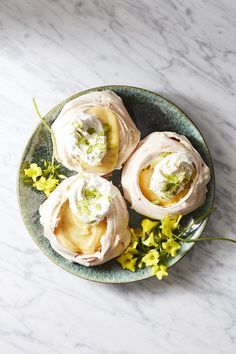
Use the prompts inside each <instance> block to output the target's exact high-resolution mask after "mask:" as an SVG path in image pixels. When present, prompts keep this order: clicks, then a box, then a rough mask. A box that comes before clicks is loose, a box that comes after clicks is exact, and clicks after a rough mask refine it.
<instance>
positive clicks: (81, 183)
mask: <svg viewBox="0 0 236 354" xmlns="http://www.w3.org/2000/svg"><path fill="white" fill-rule="evenodd" d="M68 193H69V194H68V199H67V201H66V202H65V203H64V204H63V205H62V207H61V209H60V214H59V222H58V225H57V227H56V230H55V235H56V236H57V237H58V240H59V242H60V243H61V244H62V245H63V246H64V247H65V248H67V249H69V250H71V251H73V252H76V253H83V254H91V253H94V252H95V251H97V250H99V249H100V247H101V243H100V240H101V237H102V236H103V235H104V234H105V233H106V229H107V217H106V216H107V213H108V211H109V209H110V204H111V183H110V182H109V181H107V180H106V179H104V178H101V177H99V176H95V175H91V174H87V173H84V174H82V173H81V174H80V175H79V176H78V179H77V182H76V183H75V184H74V185H72V186H71V187H70V190H69V192H68Z"/></svg>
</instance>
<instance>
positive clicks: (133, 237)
mask: <svg viewBox="0 0 236 354" xmlns="http://www.w3.org/2000/svg"><path fill="white" fill-rule="evenodd" d="M130 233H131V242H134V241H138V239H139V232H136V230H134V229H133V228H130Z"/></svg>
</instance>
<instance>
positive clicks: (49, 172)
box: [24, 160, 66, 197]
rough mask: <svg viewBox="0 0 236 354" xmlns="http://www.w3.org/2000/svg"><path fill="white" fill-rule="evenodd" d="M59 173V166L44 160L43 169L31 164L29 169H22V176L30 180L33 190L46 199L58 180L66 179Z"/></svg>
mask: <svg viewBox="0 0 236 354" xmlns="http://www.w3.org/2000/svg"><path fill="white" fill-rule="evenodd" d="M59 171H60V165H56V164H53V163H52V162H50V161H46V160H44V161H43V167H40V166H38V164H36V163H31V164H30V166H29V168H25V169H24V174H25V176H26V177H30V178H31V179H32V182H33V187H34V188H36V189H37V190H39V191H42V192H43V193H44V194H45V195H46V196H47V197H48V196H49V195H50V193H51V192H52V191H53V190H54V189H55V188H56V187H57V186H58V184H59V181H60V179H63V178H66V177H65V176H64V175H61V174H60V172H59Z"/></svg>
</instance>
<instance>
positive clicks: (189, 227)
mask: <svg viewBox="0 0 236 354" xmlns="http://www.w3.org/2000/svg"><path fill="white" fill-rule="evenodd" d="M212 211H213V208H211V209H209V210H207V211H206V212H205V214H203V215H202V216H200V217H199V218H198V219H196V220H194V222H193V223H191V224H190V225H189V226H188V227H186V228H185V229H183V230H182V231H181V232H180V233H179V234H178V237H180V236H182V235H183V234H185V233H186V232H188V231H189V230H191V228H192V227H193V225H195V224H197V223H198V222H200V221H203V220H205V219H206V217H207V216H208V215H210V214H211V213H212ZM175 236H176V235H175Z"/></svg>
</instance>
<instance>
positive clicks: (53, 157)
mask: <svg viewBox="0 0 236 354" xmlns="http://www.w3.org/2000/svg"><path fill="white" fill-rule="evenodd" d="M33 105H34V108H35V111H36V113H37V115H38V117H39V119H40V120H41V122H42V123H43V125H44V126H45V128H46V129H47V130H48V131H49V132H50V134H51V137H52V141H53V151H52V166H53V165H54V160H55V156H54V155H55V153H54V151H55V148H56V137H55V134H54V132H53V130H52V129H51V128H50V127H49V125H48V124H47V122H46V121H45V119H44V118H43V117H42V115H41V114H40V112H39V109H38V106H37V103H36V101H35V99H34V98H33Z"/></svg>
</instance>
